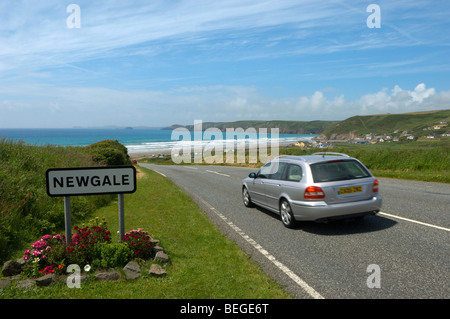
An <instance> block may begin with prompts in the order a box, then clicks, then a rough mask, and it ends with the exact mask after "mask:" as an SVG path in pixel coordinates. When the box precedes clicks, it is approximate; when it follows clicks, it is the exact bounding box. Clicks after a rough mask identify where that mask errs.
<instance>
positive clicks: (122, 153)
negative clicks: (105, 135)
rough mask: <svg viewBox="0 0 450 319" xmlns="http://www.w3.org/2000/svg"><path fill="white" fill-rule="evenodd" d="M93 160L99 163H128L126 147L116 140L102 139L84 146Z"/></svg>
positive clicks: (109, 164)
mask: <svg viewBox="0 0 450 319" xmlns="http://www.w3.org/2000/svg"><path fill="white" fill-rule="evenodd" d="M86 150H87V151H88V153H89V154H90V155H91V156H92V158H93V160H94V161H96V162H97V163H99V164H101V165H108V166H111V165H130V164H131V161H130V157H129V155H128V150H127V148H126V147H125V146H124V145H122V144H120V143H119V142H118V141H113V140H104V141H100V142H97V143H94V144H91V145H89V146H87V147H86Z"/></svg>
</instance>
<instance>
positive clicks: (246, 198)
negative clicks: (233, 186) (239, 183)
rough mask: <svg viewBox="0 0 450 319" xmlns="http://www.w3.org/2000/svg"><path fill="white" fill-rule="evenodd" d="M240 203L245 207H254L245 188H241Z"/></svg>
mask: <svg viewBox="0 0 450 319" xmlns="http://www.w3.org/2000/svg"><path fill="white" fill-rule="evenodd" d="M242 201H243V202H244V206H245V207H253V206H254V205H253V203H252V199H251V197H250V193H249V192H248V189H247V187H242Z"/></svg>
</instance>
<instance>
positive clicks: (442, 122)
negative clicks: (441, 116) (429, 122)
mask: <svg viewBox="0 0 450 319" xmlns="http://www.w3.org/2000/svg"><path fill="white" fill-rule="evenodd" d="M439 124H448V121H446V120H443V121H440V122H439Z"/></svg>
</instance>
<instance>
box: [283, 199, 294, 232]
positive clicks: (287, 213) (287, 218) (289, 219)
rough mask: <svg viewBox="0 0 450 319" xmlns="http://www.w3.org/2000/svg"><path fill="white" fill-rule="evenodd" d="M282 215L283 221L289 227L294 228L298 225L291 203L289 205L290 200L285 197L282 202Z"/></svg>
mask: <svg viewBox="0 0 450 319" xmlns="http://www.w3.org/2000/svg"><path fill="white" fill-rule="evenodd" d="M280 216H281V222H282V223H283V225H284V226H286V227H287V228H292V227H294V226H295V225H296V220H295V218H294V215H293V214H292V209H291V205H289V202H288V201H287V200H285V199H283V200H282V201H281V203H280Z"/></svg>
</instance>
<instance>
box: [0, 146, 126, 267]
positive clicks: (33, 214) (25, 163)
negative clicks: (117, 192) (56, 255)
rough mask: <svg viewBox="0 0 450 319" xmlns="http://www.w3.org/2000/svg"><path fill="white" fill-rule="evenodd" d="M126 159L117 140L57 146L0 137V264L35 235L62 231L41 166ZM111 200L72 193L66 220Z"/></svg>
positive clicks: (58, 206) (57, 202)
mask: <svg viewBox="0 0 450 319" xmlns="http://www.w3.org/2000/svg"><path fill="white" fill-rule="evenodd" d="M95 154H97V155H98V156H97V157H95V156H94V155H95ZM129 163H130V160H129V157H128V154H127V149H126V147H125V146H123V145H122V144H120V143H118V142H117V141H102V142H99V143H95V144H92V145H91V146H88V147H63V146H53V145H47V146H35V145H27V144H25V143H23V142H21V141H19V142H17V141H11V140H7V139H1V138H0V263H3V262H4V261H5V260H6V259H7V258H10V255H11V253H12V252H13V251H14V250H17V249H18V248H20V247H23V246H24V245H25V243H27V242H30V241H32V240H33V239H34V238H36V237H37V236H39V235H40V234H42V233H54V232H56V231H58V230H60V229H63V227H64V209H63V207H64V204H63V198H61V197H50V196H48V195H47V191H46V181H45V173H46V171H47V169H49V168H59V167H91V166H98V165H101V164H107V165H126V164H129ZM112 198H114V197H113V195H97V196H74V197H73V198H72V199H71V210H72V220H73V221H74V222H76V221H79V220H82V219H84V218H86V217H87V216H88V215H89V214H91V212H92V211H94V210H95V209H97V208H99V207H102V206H104V205H106V204H108V203H109V202H110V201H111V200H112Z"/></svg>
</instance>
